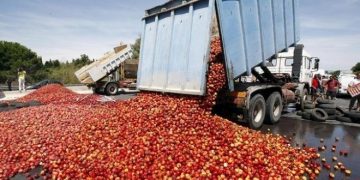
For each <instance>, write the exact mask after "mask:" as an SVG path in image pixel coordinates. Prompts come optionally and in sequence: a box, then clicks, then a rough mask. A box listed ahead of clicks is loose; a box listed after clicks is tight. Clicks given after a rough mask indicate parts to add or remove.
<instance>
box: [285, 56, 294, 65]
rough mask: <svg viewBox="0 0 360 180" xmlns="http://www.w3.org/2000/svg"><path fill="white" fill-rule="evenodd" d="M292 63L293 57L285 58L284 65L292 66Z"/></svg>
mask: <svg viewBox="0 0 360 180" xmlns="http://www.w3.org/2000/svg"><path fill="white" fill-rule="evenodd" d="M293 63H294V59H290V58H288V59H286V60H285V66H292V65H293Z"/></svg>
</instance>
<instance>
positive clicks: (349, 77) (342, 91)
mask: <svg viewBox="0 0 360 180" xmlns="http://www.w3.org/2000/svg"><path fill="white" fill-rule="evenodd" d="M354 79H355V75H354V74H344V73H341V74H340V75H339V77H338V81H339V83H340V88H339V90H338V95H348V92H347V90H348V87H349V84H350V82H351V81H353V80H354Z"/></svg>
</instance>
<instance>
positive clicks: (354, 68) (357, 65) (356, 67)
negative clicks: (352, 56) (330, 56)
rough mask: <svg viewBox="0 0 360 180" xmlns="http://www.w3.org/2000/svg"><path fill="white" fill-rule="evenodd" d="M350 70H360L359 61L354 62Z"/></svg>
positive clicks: (355, 71)
mask: <svg viewBox="0 0 360 180" xmlns="http://www.w3.org/2000/svg"><path fill="white" fill-rule="evenodd" d="M351 70H352V71H353V72H354V73H358V72H360V62H358V63H356V64H355V66H354V67H352V68H351Z"/></svg>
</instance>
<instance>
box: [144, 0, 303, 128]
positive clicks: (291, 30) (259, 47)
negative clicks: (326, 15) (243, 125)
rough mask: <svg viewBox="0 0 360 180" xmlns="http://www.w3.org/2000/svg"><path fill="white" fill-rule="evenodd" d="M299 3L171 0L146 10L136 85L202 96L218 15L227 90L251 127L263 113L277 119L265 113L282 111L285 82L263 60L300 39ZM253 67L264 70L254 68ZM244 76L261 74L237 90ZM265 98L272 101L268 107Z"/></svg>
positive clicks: (281, 0) (291, 0) (257, 124)
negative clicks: (274, 75)
mask: <svg viewBox="0 0 360 180" xmlns="http://www.w3.org/2000/svg"><path fill="white" fill-rule="evenodd" d="M298 4H299V1H298V0H172V1H169V2H167V3H165V4H163V5H160V6H157V7H154V8H152V9H149V10H147V11H146V12H145V17H144V18H143V19H142V22H143V33H142V42H141V52H140V64H139V71H138V80H137V88H138V89H139V90H141V91H156V92H163V93H177V94H186V95H199V96H202V95H205V93H206V92H205V91H206V74H207V70H208V61H209V51H210V41H211V37H212V36H211V33H212V27H213V23H215V21H214V19H216V20H217V21H218V26H219V30H220V38H221V40H222V46H223V51H224V58H225V65H226V73H227V81H228V91H229V95H230V94H231V96H232V97H233V100H234V102H237V103H233V104H234V105H235V107H236V108H237V109H239V112H242V113H243V114H241V115H240V116H239V117H243V119H244V120H245V121H247V122H249V124H250V127H252V128H255V129H256V128H259V127H261V125H262V123H263V121H264V118H265V114H270V116H269V117H268V118H270V121H271V122H272V123H276V122H277V121H278V120H279V118H280V117H279V115H278V114H277V115H274V114H273V113H269V112H270V111H272V112H275V111H276V112H278V110H279V109H276V108H280V111H281V110H282V108H283V105H284V104H285V103H286V98H285V97H284V95H283V90H282V85H283V84H282V83H281V82H278V81H277V79H275V78H274V77H273V76H271V73H270V71H268V70H267V69H266V67H265V61H267V60H268V59H271V58H272V57H274V56H276V55H277V54H278V53H279V52H282V51H286V50H287V49H288V48H289V47H292V46H295V45H296V43H297V42H298V41H299V40H300V36H299V21H298V15H297V13H298V6H299V5H298ZM256 68H257V69H259V68H261V69H262V71H263V72H262V73H257V71H256ZM248 75H254V76H255V77H256V78H257V79H260V84H256V85H248V86H246V87H247V88H246V89H244V88H241V89H237V87H244V86H241V85H239V84H241V83H246V82H242V81H241V77H242V76H248ZM299 94H301V93H299ZM279 96H280V98H281V99H280V100H281V103H279V102H278V101H279ZM254 97H256V100H254ZM269 99H270V100H269ZM274 99H275V100H274ZM267 101H272V102H271V103H267ZM239 102H241V103H239ZM257 103H260V104H257ZM264 103H266V104H272V105H271V107H270V108H271V110H269V108H267V107H265V106H266V104H264ZM274 103H275V104H274ZM254 104H255V105H254ZM265 112H266V113H265ZM258 113H262V114H260V115H259V114H258ZM274 116H276V117H274Z"/></svg>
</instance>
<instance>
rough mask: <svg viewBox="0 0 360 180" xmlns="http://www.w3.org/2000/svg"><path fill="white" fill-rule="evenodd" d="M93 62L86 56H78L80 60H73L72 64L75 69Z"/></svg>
mask: <svg viewBox="0 0 360 180" xmlns="http://www.w3.org/2000/svg"><path fill="white" fill-rule="evenodd" d="M92 62H94V60H90V58H89V56H87V55H86V54H82V55H80V58H77V59H73V60H72V64H74V65H75V66H76V67H83V66H85V65H88V64H91V63H92Z"/></svg>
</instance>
